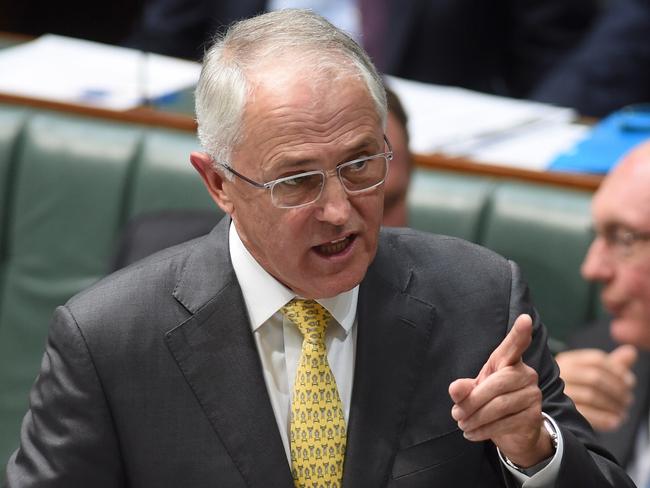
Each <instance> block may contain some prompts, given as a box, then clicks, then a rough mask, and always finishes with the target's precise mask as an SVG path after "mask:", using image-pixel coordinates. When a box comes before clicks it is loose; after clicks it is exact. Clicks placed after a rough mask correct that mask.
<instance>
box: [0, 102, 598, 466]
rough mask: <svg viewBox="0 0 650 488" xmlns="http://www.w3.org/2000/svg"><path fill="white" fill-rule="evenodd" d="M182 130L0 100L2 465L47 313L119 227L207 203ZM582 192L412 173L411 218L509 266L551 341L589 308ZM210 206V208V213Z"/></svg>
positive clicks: (99, 271) (94, 263)
mask: <svg viewBox="0 0 650 488" xmlns="http://www.w3.org/2000/svg"><path fill="white" fill-rule="evenodd" d="M197 147H198V143H197V142H196V140H195V138H194V137H193V136H192V135H191V134H188V133H184V132H175V131H171V130H163V129H155V128H147V127H142V126H137V125H129V124H124V123H114V122H107V121H99V120H96V119H89V118H82V117H73V116H66V115H61V114H57V113H51V112H34V111H29V110H27V109H21V108H17V107H14V106H9V105H0V463H2V464H3V465H4V464H5V460H6V459H7V458H8V456H9V454H10V453H11V451H13V450H14V449H15V448H16V447H17V445H18V432H19V428H20V420H21V419H22V417H23V415H24V413H25V411H26V410H27V397H28V391H29V388H30V386H31V384H32V383H33V381H34V378H35V376H36V374H37V372H38V369H39V365H40V361H41V356H42V351H43V348H44V344H45V340H46V334H47V326H48V322H49V318H50V316H51V314H52V311H53V309H54V308H55V307H56V306H57V305H59V304H63V303H64V302H65V301H66V300H67V299H68V298H69V297H70V296H72V295H73V294H75V293H77V292H78V291H80V290H82V289H83V288H85V287H86V286H88V285H89V284H91V283H93V282H94V281H96V280H97V279H99V278H100V277H101V276H103V275H104V274H105V273H106V272H107V269H108V267H109V263H110V262H111V256H112V253H113V252H114V248H115V245H116V242H117V239H118V236H119V234H120V231H121V229H122V228H123V226H124V224H125V223H126V222H127V221H128V220H129V219H130V218H131V217H133V216H136V215H141V214H144V213H147V212H152V211H156V210H163V209H182V208H215V207H214V204H213V203H212V201H211V200H210V198H209V197H208V195H207V192H206V191H205V190H204V189H203V186H202V183H201V181H200V179H199V178H198V175H196V174H195V173H194V170H193V168H192V167H191V165H190V163H189V158H188V155H189V153H190V151H192V150H194V149H197ZM589 200H590V194H588V193H581V192H574V191H569V190H562V189H553V188H551V187H543V186H534V185H524V184H521V183H515V182H511V181H505V180H487V179H481V178H475V177H470V176H467V175H460V174H453V173H445V172H434V171H424V170H418V171H416V174H415V175H414V180H413V187H412V192H411V195H410V200H409V207H410V212H411V224H412V226H414V227H416V228H420V229H423V230H427V231H431V232H439V233H447V234H452V235H457V236H460V237H463V238H466V239H469V240H472V241H475V242H479V243H482V244H484V245H486V246H488V247H491V248H493V249H495V250H496V251H498V252H500V253H502V254H504V255H505V256H507V257H509V258H512V259H514V260H516V261H518V262H519V263H520V264H521V266H522V268H523V270H524V273H525V275H526V276H527V278H528V280H529V282H530V284H531V287H532V289H533V293H534V296H535V297H536V301H537V303H538V305H539V309H540V310H541V313H542V316H543V317H545V320H546V323H547V325H548V326H549V328H550V329H551V331H552V334H553V336H554V337H555V338H556V339H559V340H562V339H563V338H564V337H565V336H566V334H567V333H568V332H569V331H570V330H571V329H572V328H574V327H575V326H577V325H578V324H582V323H583V322H585V321H586V320H589V319H590V318H592V317H593V316H594V314H595V313H597V309H596V307H595V300H594V299H595V290H593V289H592V287H591V286H589V285H588V284H586V283H584V282H583V281H582V280H581V279H580V276H579V264H580V261H581V260H582V257H583V255H584V253H585V252H586V249H587V246H588V243H589V239H590V232H589V209H588V206H589ZM215 212H217V210H216V208H215Z"/></svg>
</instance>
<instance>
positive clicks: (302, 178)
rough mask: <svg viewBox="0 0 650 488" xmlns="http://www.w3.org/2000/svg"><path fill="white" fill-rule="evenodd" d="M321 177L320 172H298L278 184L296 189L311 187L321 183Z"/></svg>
mask: <svg viewBox="0 0 650 488" xmlns="http://www.w3.org/2000/svg"><path fill="white" fill-rule="evenodd" d="M320 179H321V175H320V174H298V175H296V176H293V177H288V178H287V179H285V180H283V181H281V182H279V183H278V184H279V185H282V186H284V187H285V188H292V189H295V188H301V187H311V186H313V185H314V184H315V183H320Z"/></svg>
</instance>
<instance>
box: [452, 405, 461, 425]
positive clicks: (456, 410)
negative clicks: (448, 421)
mask: <svg viewBox="0 0 650 488" xmlns="http://www.w3.org/2000/svg"><path fill="white" fill-rule="evenodd" d="M460 414H461V412H460V407H459V406H458V405H454V406H453V407H452V409H451V416H452V417H453V419H454V420H456V421H458V420H460Z"/></svg>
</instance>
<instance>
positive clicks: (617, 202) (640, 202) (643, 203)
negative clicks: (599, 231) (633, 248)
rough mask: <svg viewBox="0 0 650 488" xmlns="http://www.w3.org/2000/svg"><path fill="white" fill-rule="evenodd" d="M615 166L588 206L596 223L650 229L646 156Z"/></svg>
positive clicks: (649, 178)
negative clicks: (590, 205) (637, 162)
mask: <svg viewBox="0 0 650 488" xmlns="http://www.w3.org/2000/svg"><path fill="white" fill-rule="evenodd" d="M626 163H628V162H627V161H626V162H623V163H622V166H621V167H620V168H616V169H615V170H614V172H613V173H611V174H610V175H609V176H608V177H607V178H606V179H605V180H604V182H603V184H602V185H601V187H600V188H599V190H598V191H597V192H596V194H595V195H594V199H593V202H592V210H593V214H594V219H595V220H596V222H597V223H600V224H621V225H625V226H628V227H630V228H632V229H636V230H644V231H650V160H648V161H646V163H647V164H645V165H638V164H626Z"/></svg>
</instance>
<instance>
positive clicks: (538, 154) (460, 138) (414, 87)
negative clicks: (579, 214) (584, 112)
mask: <svg viewBox="0 0 650 488" xmlns="http://www.w3.org/2000/svg"><path fill="white" fill-rule="evenodd" d="M386 83H387V84H388V85H389V86H390V87H391V88H392V89H393V90H394V91H395V92H396V93H397V95H398V96H399V98H400V100H401V101H402V104H403V105H404V109H405V110H406V112H407V114H408V116H409V124H408V127H409V132H410V136H411V149H412V151H413V152H415V153H419V154H432V153H442V154H445V155H449V156H463V157H467V158H470V159H473V160H475V161H477V162H485V163H494V164H499V165H507V166H516V167H520V168H526V169H535V170H545V169H546V168H547V167H548V164H549V163H550V162H551V161H552V160H553V159H554V158H555V156H556V155H557V154H559V153H560V152H562V151H564V150H566V149H568V148H570V147H572V146H573V145H574V144H575V143H576V142H577V141H578V140H580V139H581V138H582V137H584V135H585V132H586V131H587V128H586V127H585V126H583V125H579V124H575V123H573V121H574V119H575V112H574V111H573V110H571V109H568V108H563V107H554V106H552V105H546V104H542V103H537V102H531V101H527V100H518V99H512V98H506V97H499V96H495V95H487V94H484V93H479V92H475V91H471V90H466V89H464V88H456V87H448V86H439V85H430V84H426V83H419V82H415V81H410V80H404V79H401V78H396V77H393V76H387V77H386Z"/></svg>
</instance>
